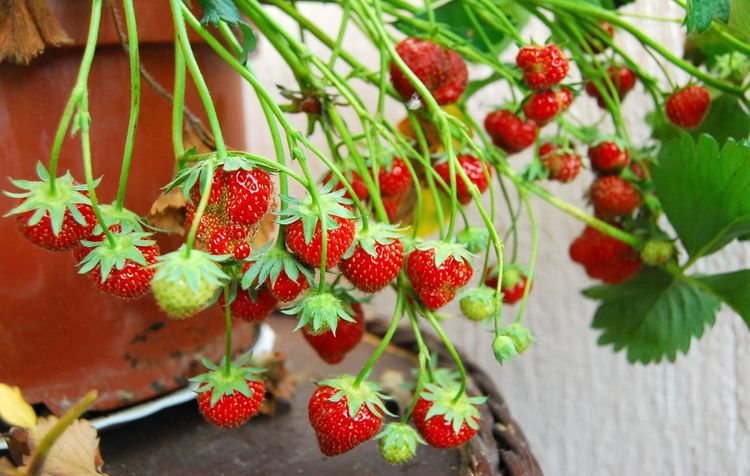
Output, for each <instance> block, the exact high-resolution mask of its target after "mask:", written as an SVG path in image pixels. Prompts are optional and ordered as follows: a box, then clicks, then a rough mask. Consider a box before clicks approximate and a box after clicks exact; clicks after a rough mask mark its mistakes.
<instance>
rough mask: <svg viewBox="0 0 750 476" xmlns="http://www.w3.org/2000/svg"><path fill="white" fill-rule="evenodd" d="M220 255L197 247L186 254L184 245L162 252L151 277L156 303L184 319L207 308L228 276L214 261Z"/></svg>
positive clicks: (218, 258)
mask: <svg viewBox="0 0 750 476" xmlns="http://www.w3.org/2000/svg"><path fill="white" fill-rule="evenodd" d="M220 259H221V256H213V255H210V254H208V253H204V252H202V251H198V250H191V251H190V254H189V255H188V254H187V251H186V248H185V246H184V245H183V246H182V247H180V249H178V250H177V251H173V252H171V253H168V254H166V255H163V256H162V257H161V258H160V259H159V263H158V264H157V268H156V274H155V275H154V278H153V280H152V281H151V292H153V293H154V298H156V303H157V304H158V305H159V307H160V308H161V309H162V310H163V311H164V312H166V313H167V314H168V315H169V316H170V317H173V318H175V319H185V318H187V317H190V316H192V315H194V314H196V313H197V312H199V311H201V310H203V309H204V308H206V307H207V306H208V305H209V304H211V302H212V301H213V300H214V299H215V298H216V297H217V296H218V291H219V289H220V288H221V285H222V283H223V282H224V281H225V280H227V279H228V276H227V275H226V274H225V273H224V272H223V271H222V270H221V267H219V265H218V264H217V261H218V260H220Z"/></svg>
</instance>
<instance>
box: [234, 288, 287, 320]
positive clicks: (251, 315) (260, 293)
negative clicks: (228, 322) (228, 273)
mask: <svg viewBox="0 0 750 476" xmlns="http://www.w3.org/2000/svg"><path fill="white" fill-rule="evenodd" d="M276 304H278V301H277V300H276V298H275V297H273V295H272V294H271V293H270V292H269V291H268V289H267V288H266V287H265V286H263V287H260V288H258V289H253V290H251V291H245V290H244V289H238V290H237V296H235V298H234V300H233V301H232V303H231V304H230V305H229V308H230V310H231V311H232V316H234V317H236V318H238V319H242V320H243V321H247V322H257V321H262V320H264V319H265V318H266V317H268V316H269V314H271V311H273V309H274V307H276ZM219 305H220V306H222V307H224V306H225V301H224V294H223V293H222V295H221V297H219Z"/></svg>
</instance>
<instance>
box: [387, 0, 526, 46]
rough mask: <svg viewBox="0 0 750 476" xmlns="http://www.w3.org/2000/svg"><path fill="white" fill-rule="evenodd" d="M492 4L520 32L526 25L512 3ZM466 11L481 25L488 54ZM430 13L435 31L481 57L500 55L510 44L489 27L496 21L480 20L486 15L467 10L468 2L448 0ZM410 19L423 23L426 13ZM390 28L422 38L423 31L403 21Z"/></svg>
mask: <svg viewBox="0 0 750 476" xmlns="http://www.w3.org/2000/svg"><path fill="white" fill-rule="evenodd" d="M493 3H494V4H495V5H496V6H497V7H498V8H499V9H500V10H502V11H503V12H504V13H505V14H506V15H507V17H508V18H509V19H510V21H511V22H512V23H513V24H514V25H516V27H518V28H521V27H522V26H523V25H525V24H526V22H527V21H528V18H529V15H528V11H527V10H526V9H524V8H522V7H521V6H520V5H519V4H518V3H516V2H515V1H510V0H496V1H494V2H493ZM466 8H471V9H472V12H473V13H474V16H475V18H476V20H477V22H478V23H480V24H481V26H482V28H483V29H484V32H485V33H486V35H487V39H488V40H489V42H490V44H491V46H492V50H490V49H489V48H488V46H487V44H486V43H485V41H484V40H483V39H482V36H481V35H479V34H478V33H477V29H476V26H475V23H474V22H472V19H471V17H470V16H469V14H467V13H466ZM433 13H434V14H435V22H436V24H437V27H438V28H439V29H440V30H443V31H450V32H452V33H454V34H456V35H458V36H460V37H461V38H464V39H465V40H466V41H467V42H468V43H470V44H471V45H472V46H474V47H475V48H477V49H479V50H480V51H483V52H485V53H490V52H497V51H501V50H503V49H504V48H505V47H506V46H507V45H508V44H509V43H510V41H511V38H510V37H508V36H507V35H506V34H505V33H504V32H503V31H501V30H499V29H495V28H493V26H492V25H493V23H494V24H497V23H496V21H495V22H488V21H486V20H483V19H482V16H484V15H489V12H486V11H484V10H481V9H477V8H476V7H471V3H470V2H465V1H464V0H451V1H448V2H445V3H443V4H442V5H440V6H438V7H437V8H433ZM414 18H416V19H418V20H423V21H426V20H427V19H428V14H427V11H421V12H419V13H417V14H415V15H414ZM393 26H395V27H396V28H398V29H399V30H401V31H402V32H404V33H406V34H407V35H410V36H420V35H423V34H424V31H422V30H421V29H418V28H414V27H413V26H412V25H410V24H409V22H406V21H399V22H396V23H394V24H393Z"/></svg>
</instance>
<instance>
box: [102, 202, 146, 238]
mask: <svg viewBox="0 0 750 476" xmlns="http://www.w3.org/2000/svg"><path fill="white" fill-rule="evenodd" d="M99 209H100V210H101V215H102V219H103V220H104V226H106V227H107V228H110V229H111V227H113V226H115V225H119V226H120V229H121V230H122V232H123V233H127V232H129V231H135V232H143V231H144V230H145V228H146V227H148V228H151V229H155V228H153V227H149V225H148V224H147V223H146V222H145V220H144V219H143V218H141V217H140V216H139V215H138V214H137V213H135V212H132V211H130V210H128V209H127V208H120V207H117V206H116V205H115V204H114V203H108V204H104V205H100V206H99ZM102 232H103V228H102V224H101V223H97V224H96V226H95V227H94V231H93V232H92V235H94V236H96V235H101V234H102Z"/></svg>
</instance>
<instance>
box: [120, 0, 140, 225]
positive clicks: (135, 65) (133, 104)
mask: <svg viewBox="0 0 750 476" xmlns="http://www.w3.org/2000/svg"><path fill="white" fill-rule="evenodd" d="M122 3H123V6H124V10H125V22H126V24H127V29H128V54H129V56H130V118H129V119H128V133H127V136H126V138H125V150H124V152H123V157H122V170H121V171H120V185H119V187H118V190H117V202H116V204H115V209H116V210H118V211H122V208H123V204H124V202H125V189H126V187H127V184H128V173H129V171H130V163H131V161H132V159H133V146H134V145H135V130H136V127H137V126H138V113H139V111H140V102H141V69H140V67H141V64H140V58H139V54H138V27H137V24H136V19H135V9H134V8H133V0H123V2H122Z"/></svg>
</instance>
